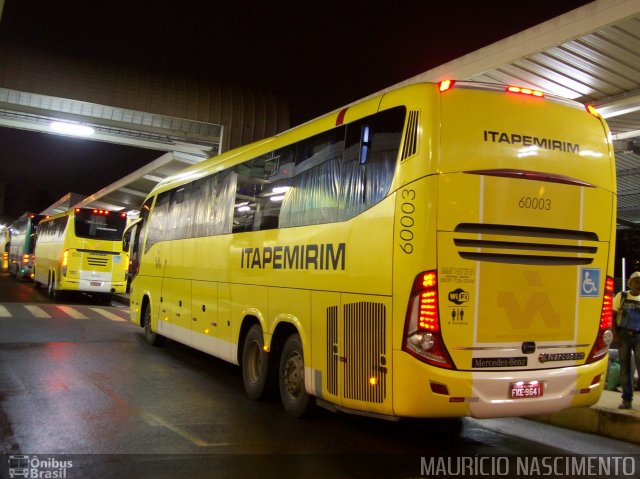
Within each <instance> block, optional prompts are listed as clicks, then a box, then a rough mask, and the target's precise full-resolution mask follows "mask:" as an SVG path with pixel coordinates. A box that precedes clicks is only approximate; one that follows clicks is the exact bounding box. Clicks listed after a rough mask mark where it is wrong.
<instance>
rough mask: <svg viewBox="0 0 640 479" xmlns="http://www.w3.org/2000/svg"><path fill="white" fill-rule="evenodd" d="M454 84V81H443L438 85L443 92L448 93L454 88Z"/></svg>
mask: <svg viewBox="0 0 640 479" xmlns="http://www.w3.org/2000/svg"><path fill="white" fill-rule="evenodd" d="M453 83H454V82H453V80H442V81H441V82H440V83H438V88H439V89H440V91H441V92H443V91H447V90H450V89H451V88H453Z"/></svg>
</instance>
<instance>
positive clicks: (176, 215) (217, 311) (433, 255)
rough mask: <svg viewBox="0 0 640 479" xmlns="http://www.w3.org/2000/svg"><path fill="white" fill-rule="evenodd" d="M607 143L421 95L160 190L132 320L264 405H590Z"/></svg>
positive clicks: (571, 106) (597, 385)
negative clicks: (206, 359) (201, 356)
mask: <svg viewBox="0 0 640 479" xmlns="http://www.w3.org/2000/svg"><path fill="white" fill-rule="evenodd" d="M615 217H616V195H615V166H614V155H613V149H612V146H611V140H610V136H609V132H608V128H607V125H606V124H605V122H604V121H603V119H602V118H601V117H599V116H598V115H597V112H595V110H593V109H589V111H588V110H587V109H586V108H585V107H584V106H583V105H580V104H577V103H575V102H571V101H568V100H564V99H561V98H557V97H554V96H551V95H545V94H544V93H542V92H537V91H531V90H528V89H522V88H514V87H503V86H498V85H487V84H477V83H464V82H458V83H456V82H442V83H440V84H428V83H421V84H415V85H411V86H408V87H404V88H399V89H397V90H394V91H391V92H389V93H385V94H383V95H380V96H376V97H374V98H371V99H366V100H363V101H362V102H360V103H357V104H354V105H353V106H349V107H348V108H343V109H341V110H339V111H336V112H334V113H331V114H328V115H326V116H323V117H321V118H319V119H317V120H314V121H312V122H309V123H306V124H304V125H302V126H300V127H297V128H294V129H291V130H289V131H287V132H285V133H282V134H279V135H277V136H275V137H272V138H268V139H265V140H263V141H258V142H256V143H253V144H251V145H248V146H245V147H242V148H238V149H235V150H232V151H229V152H227V153H225V154H222V155H220V156H217V157H214V158H211V159H210V160H208V161H206V162H203V163H201V164H198V165H194V166H192V167H189V168H188V169H186V170H184V171H182V172H181V173H179V174H177V175H176V176H173V177H171V178H167V179H165V180H164V181H162V182H161V183H160V184H159V185H158V186H157V187H156V188H155V189H154V190H153V191H152V192H151V193H150V195H149V196H148V198H147V199H146V200H145V202H144V204H143V206H142V209H141V218H140V221H139V223H137V224H136V225H135V226H133V227H134V228H136V231H135V234H133V235H132V238H133V241H132V265H133V272H132V273H133V280H132V283H131V321H132V322H133V323H135V324H137V325H140V326H141V327H143V328H144V335H145V338H146V340H147V342H149V343H151V344H155V343H157V342H158V341H160V340H161V339H163V338H164V337H168V338H172V339H174V340H177V341H179V342H182V343H184V344H187V345H189V346H192V347H193V348H196V349H199V350H202V351H205V352H207V353H210V354H212V355H214V356H217V357H219V358H223V359H225V360H227V361H230V362H232V363H234V364H238V365H240V366H241V369H242V375H243V380H244V386H245V390H246V392H247V394H248V395H249V396H250V397H252V398H261V397H263V396H265V395H267V394H269V393H270V392H272V391H273V392H277V391H278V390H279V393H280V397H281V400H282V403H283V406H284V409H285V411H286V412H287V413H289V414H291V415H293V416H302V415H304V414H305V413H306V412H307V411H308V409H309V406H310V404H312V403H313V402H314V401H312V398H314V399H315V402H317V403H319V404H320V405H322V406H325V407H327V408H330V409H333V410H342V411H347V412H357V413H359V414H368V415H372V416H377V417H385V418H397V417H436V416H442V417H444V416H449V417H455V416H465V415H470V416H473V417H479V418H484V417H497V416H514V415H515V416H517V415H524V414H538V413H547V412H551V411H556V410H560V409H563V408H568V407H574V406H586V405H590V404H593V403H595V402H596V401H597V400H598V398H599V396H600V393H601V391H602V389H603V385H604V379H605V371H606V361H607V360H606V357H607V350H608V344H609V343H610V341H611V331H610V330H609V328H610V326H611V301H612V293H613V280H612V273H613V260H614V247H613V246H614V241H615V238H614V236H615Z"/></svg>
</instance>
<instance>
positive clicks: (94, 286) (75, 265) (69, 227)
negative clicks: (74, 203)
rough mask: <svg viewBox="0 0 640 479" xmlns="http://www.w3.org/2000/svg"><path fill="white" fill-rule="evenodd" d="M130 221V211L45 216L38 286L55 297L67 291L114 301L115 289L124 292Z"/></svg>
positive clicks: (39, 242)
mask: <svg viewBox="0 0 640 479" xmlns="http://www.w3.org/2000/svg"><path fill="white" fill-rule="evenodd" d="M126 223H127V215H126V213H119V212H113V211H108V210H102V209H91V208H75V209H71V210H69V211H66V212H64V213H59V214H57V215H53V216H50V217H48V218H46V219H44V220H43V221H42V223H41V224H40V229H39V231H38V240H37V242H36V251H35V257H36V269H35V281H36V285H40V284H42V285H46V286H47V291H48V293H49V296H51V297H52V298H53V299H59V297H60V293H61V292H63V291H79V292H84V293H90V294H91V295H93V296H94V297H96V298H101V299H102V300H104V302H106V303H109V302H110V301H111V298H112V296H113V294H114V293H124V292H125V289H126V270H127V266H128V264H129V260H128V257H127V255H126V253H124V252H123V251H122V233H123V232H124V229H125V226H126Z"/></svg>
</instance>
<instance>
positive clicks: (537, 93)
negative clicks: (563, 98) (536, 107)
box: [507, 86, 544, 98]
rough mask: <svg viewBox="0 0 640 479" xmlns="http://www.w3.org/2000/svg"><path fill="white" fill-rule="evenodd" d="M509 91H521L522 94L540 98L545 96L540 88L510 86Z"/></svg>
mask: <svg viewBox="0 0 640 479" xmlns="http://www.w3.org/2000/svg"><path fill="white" fill-rule="evenodd" d="M507 91H508V92H510V93H520V94H521V95H530V96H537V97H540V98H542V97H544V93H542V92H541V91H540V90H533V89H531V88H523V87H519V86H508V87H507Z"/></svg>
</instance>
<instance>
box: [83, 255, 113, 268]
mask: <svg viewBox="0 0 640 479" xmlns="http://www.w3.org/2000/svg"><path fill="white" fill-rule="evenodd" d="M87 264H89V266H101V267H104V266H107V265H108V264H109V258H108V257H104V256H88V257H87Z"/></svg>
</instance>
